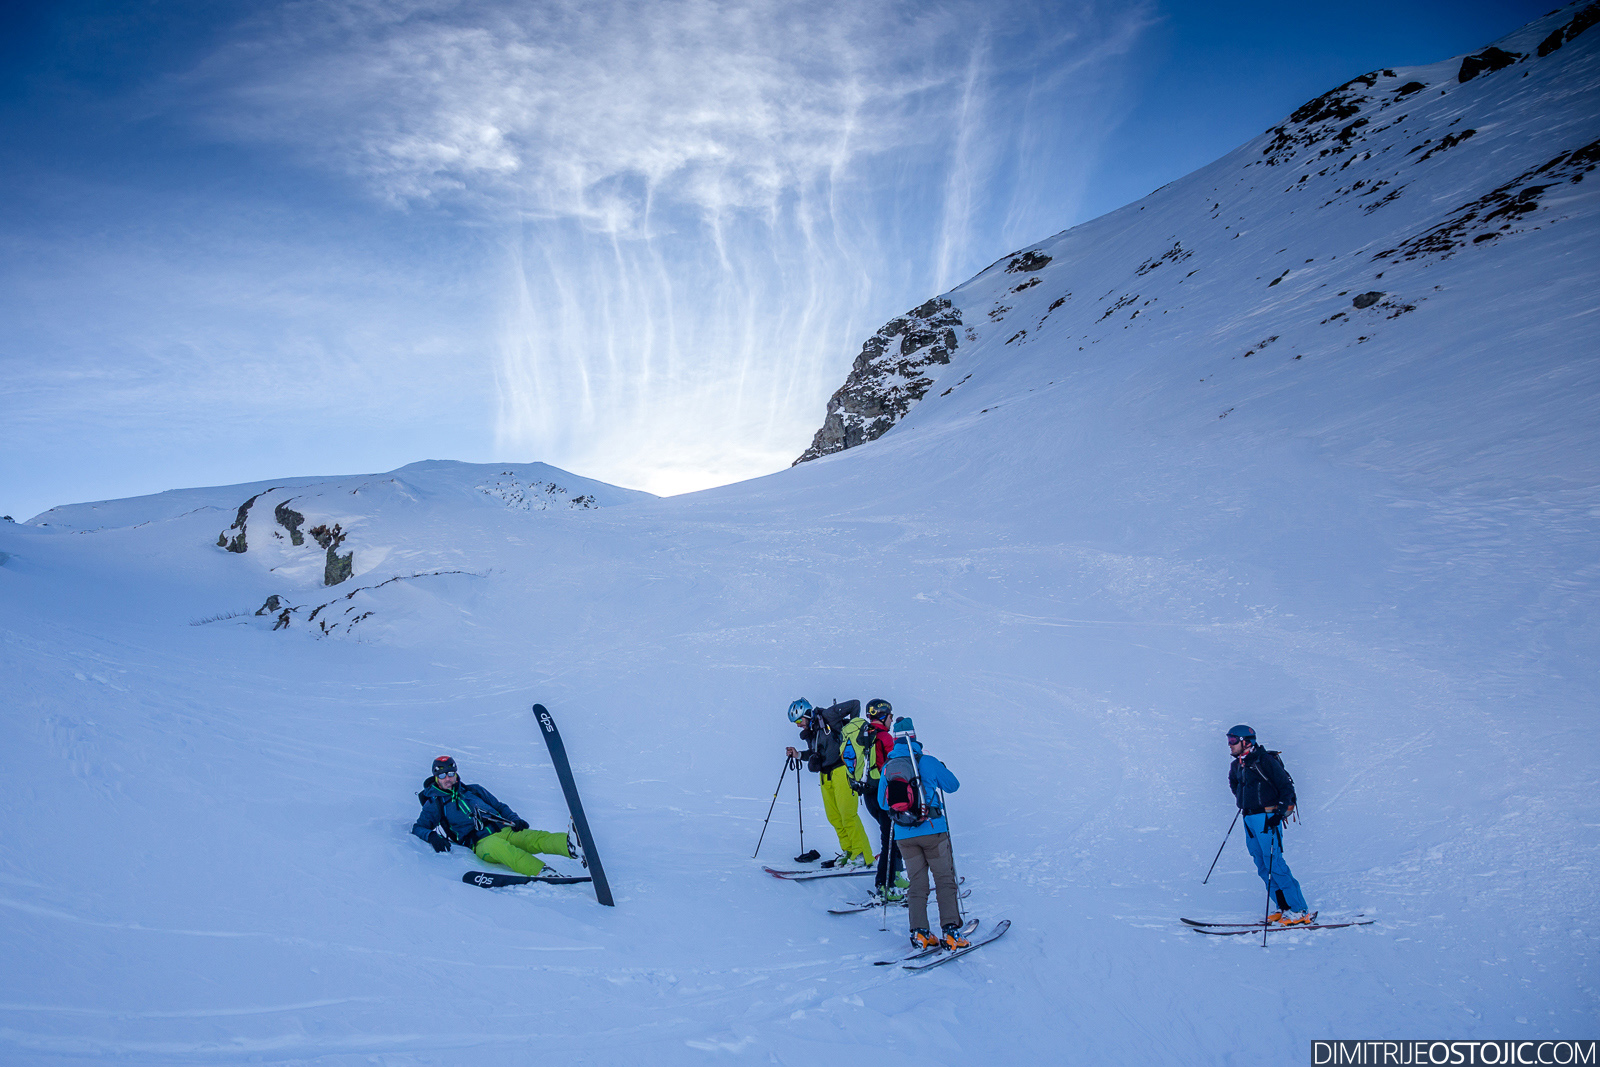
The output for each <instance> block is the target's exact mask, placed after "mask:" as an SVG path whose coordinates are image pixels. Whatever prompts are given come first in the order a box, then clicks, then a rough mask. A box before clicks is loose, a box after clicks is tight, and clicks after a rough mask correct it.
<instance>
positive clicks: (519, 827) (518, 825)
mask: <svg viewBox="0 0 1600 1067" xmlns="http://www.w3.org/2000/svg"><path fill="white" fill-rule="evenodd" d="M527 828H528V824H527V823H526V822H524V821H523V820H521V819H518V820H517V821H516V822H514V823H512V824H511V829H513V830H516V831H518V832H519V833H520V832H521V831H523V830H526V829H527Z"/></svg>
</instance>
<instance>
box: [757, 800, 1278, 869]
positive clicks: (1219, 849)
mask: <svg viewBox="0 0 1600 1067" xmlns="http://www.w3.org/2000/svg"><path fill="white" fill-rule="evenodd" d="M768 814H771V813H770V812H769V813H768ZM1238 822H1239V813H1238V811H1235V812H1234V813H1233V822H1230V823H1229V824H1228V832H1227V833H1225V834H1223V835H1222V844H1220V845H1218V846H1217V854H1216V855H1215V856H1212V857H1211V866H1210V867H1209V868H1208V869H1207V870H1206V876H1205V877H1204V878H1202V879H1200V884H1201V885H1205V884H1206V883H1207V882H1209V881H1211V872H1212V871H1214V870H1216V869H1217V861H1218V860H1220V859H1221V858H1222V850H1223V849H1224V848H1226V847H1227V845H1228V838H1230V837H1232V836H1233V828H1234V826H1235V825H1236V824H1237V823H1238ZM1245 829H1246V830H1247V831H1248V830H1249V827H1248V826H1247V827H1245Z"/></svg>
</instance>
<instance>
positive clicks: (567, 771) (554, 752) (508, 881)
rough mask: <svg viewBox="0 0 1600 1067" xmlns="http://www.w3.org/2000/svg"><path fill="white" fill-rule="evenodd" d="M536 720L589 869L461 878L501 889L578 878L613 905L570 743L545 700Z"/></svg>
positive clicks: (571, 882)
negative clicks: (581, 796)
mask: <svg viewBox="0 0 1600 1067" xmlns="http://www.w3.org/2000/svg"><path fill="white" fill-rule="evenodd" d="M533 718H534V721H535V722H537V723H538V724H539V731H540V733H541V734H543V735H544V743H545V746H546V747H547V748H548V749H549V750H550V763H551V764H552V765H553V766H554V767H555V770H556V779H557V780H558V781H559V782H560V783H561V792H562V793H563V794H564V795H565V796H566V798H567V813H568V814H569V815H571V816H572V832H573V835H574V836H575V837H577V839H578V849H579V852H580V854H581V857H582V859H583V865H584V866H585V867H587V868H588V870H589V873H588V874H586V875H579V876H576V877H569V876H567V875H542V876H539V877H534V878H530V877H528V876H527V875H525V874H491V873H490V872H489V871H468V872H467V873H466V874H464V875H462V876H461V880H462V881H463V882H465V883H467V884H468V885H475V886H479V887H481V888H483V889H499V888H501V887H503V886H508V885H527V884H528V883H529V882H543V883H544V884H545V885H574V884H576V883H578V882H593V883H594V898H595V899H596V900H598V901H599V902H600V903H601V904H604V905H605V906H606V907H608V908H609V907H614V906H615V904H614V902H613V900H612V898H611V886H610V884H609V883H608V882H607V881H606V872H605V870H604V869H603V868H602V867H601V866H600V854H599V853H598V852H596V851H595V847H594V835H593V834H592V833H590V832H589V819H588V817H587V816H586V815H584V813H583V801H582V800H580V799H579V798H578V785H577V783H576V782H575V781H574V780H573V778H572V764H571V762H570V761H569V760H568V759H567V746H566V744H565V743H564V742H563V741H562V740H561V731H559V730H557V729H556V720H555V718H554V717H552V716H551V714H550V711H549V709H548V708H546V707H545V706H544V705H543V704H535V705H534V706H533Z"/></svg>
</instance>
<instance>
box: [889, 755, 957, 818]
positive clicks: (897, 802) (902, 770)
mask: <svg viewBox="0 0 1600 1067" xmlns="http://www.w3.org/2000/svg"><path fill="white" fill-rule="evenodd" d="M882 774H883V780H884V783H885V785H884V792H883V800H884V807H885V808H886V809H887V810H888V812H889V818H891V819H893V820H894V821H895V825H897V826H921V825H922V824H923V823H925V822H927V821H928V820H929V819H937V818H938V817H939V816H941V815H943V814H944V809H942V808H940V807H937V806H936V805H933V804H930V803H928V798H927V795H926V794H925V793H924V792H923V789H922V776H921V775H920V774H918V773H917V765H916V763H914V762H913V761H912V759H911V757H910V756H909V755H907V756H895V757H893V758H892V759H890V760H888V761H887V762H886V763H884V765H883V771H882Z"/></svg>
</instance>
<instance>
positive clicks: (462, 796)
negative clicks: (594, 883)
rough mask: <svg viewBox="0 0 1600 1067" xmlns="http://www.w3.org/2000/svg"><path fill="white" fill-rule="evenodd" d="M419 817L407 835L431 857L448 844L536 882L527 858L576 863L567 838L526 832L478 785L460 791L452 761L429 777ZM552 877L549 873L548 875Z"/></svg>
mask: <svg viewBox="0 0 1600 1067" xmlns="http://www.w3.org/2000/svg"><path fill="white" fill-rule="evenodd" d="M417 799H418V800H419V801H421V802H422V814H421V815H419V816H417V821H416V824H415V825H413V826H412V827H411V832H412V833H414V834H416V835H417V836H418V837H420V838H422V840H424V841H426V842H427V843H428V844H429V845H432V846H433V850H434V851H435V852H449V851H450V845H451V844H452V843H454V844H457V845H465V846H467V847H468V848H470V849H472V851H473V853H474V854H475V855H476V856H477V857H478V858H479V859H481V860H484V861H485V862H487V863H498V864H500V866H502V867H510V868H511V869H512V870H513V871H516V872H517V873H518V874H525V875H527V876H528V877H529V878H537V877H538V876H539V872H540V871H543V870H544V869H545V864H544V861H543V860H541V859H538V858H537V857H535V856H534V855H533V854H534V853H535V852H538V853H542V854H544V855H546V856H566V857H567V858H568V859H577V858H578V849H577V845H576V844H575V843H574V842H573V840H572V838H571V836H570V835H568V834H563V833H553V832H551V831H548V830H530V829H528V824H527V822H526V821H525V820H524V819H523V818H522V816H520V815H518V814H517V813H516V812H514V811H512V810H511V809H510V808H508V807H506V806H505V805H504V804H502V803H500V801H498V800H496V799H495V798H494V794H492V793H490V792H489V791H488V790H487V789H485V788H484V787H483V786H481V785H463V784H462V783H461V775H460V773H459V772H458V771H457V770H456V761H455V760H454V759H452V758H451V757H449V756H440V757H438V758H437V759H435V760H434V761H433V774H431V775H430V776H429V777H428V780H427V781H425V782H423V783H422V792H420V793H418V794H417ZM551 873H552V874H554V873H555V872H554V871H552V872H551Z"/></svg>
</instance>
